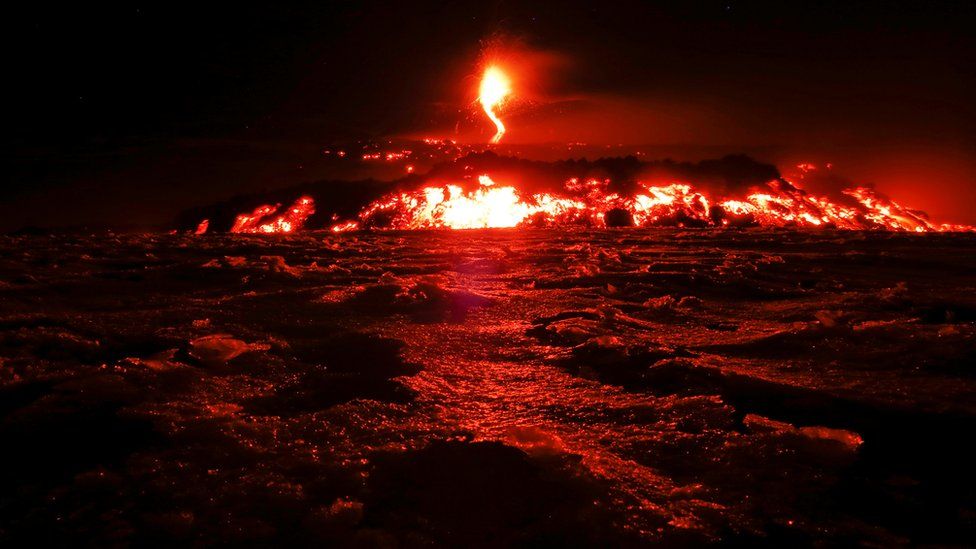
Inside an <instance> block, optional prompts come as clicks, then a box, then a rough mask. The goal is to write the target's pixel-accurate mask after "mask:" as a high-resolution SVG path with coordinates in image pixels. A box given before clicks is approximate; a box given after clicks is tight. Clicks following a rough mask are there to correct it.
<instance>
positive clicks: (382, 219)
mask: <svg viewBox="0 0 976 549" xmlns="http://www.w3.org/2000/svg"><path fill="white" fill-rule="evenodd" d="M608 185H609V181H608V180H604V181H600V180H595V179H594V180H589V181H585V182H580V181H579V180H577V179H575V178H574V179H570V180H568V181H567V182H566V183H565V185H564V192H563V193H560V194H559V195H554V194H549V193H534V194H526V193H522V192H520V191H519V190H518V189H517V188H516V187H514V186H511V185H497V184H496V183H495V182H494V181H493V180H492V178H491V177H489V176H488V175H482V176H480V177H479V186H478V188H476V189H474V190H467V191H466V190H464V188H463V187H462V186H461V185H455V184H447V185H442V186H427V187H424V188H421V189H418V190H415V191H408V192H401V193H393V194H390V195H387V196H385V197H383V198H381V199H379V200H377V201H375V202H373V203H372V204H370V205H368V206H367V207H366V208H364V209H363V210H362V211H361V212H360V214H359V216H358V217H359V219H358V221H355V222H346V223H342V224H338V225H335V226H333V227H332V230H333V231H336V232H341V231H347V230H355V229H358V228H360V227H376V228H388V229H430V228H449V229H474V228H503V227H519V226H549V227H551V226H561V225H584V226H591V227H605V226H616V225H634V226H638V227H654V226H679V227H686V226H687V227H726V226H733V227H745V226H760V227H783V228H836V229H848V230H891V231H911V232H929V231H968V230H973V228H972V227H968V226H964V225H949V224H935V223H932V222H930V221H929V220H928V219H927V218H926V217H925V216H924V214H922V213H921V212H917V211H914V210H911V209H909V208H906V207H904V206H902V205H900V204H899V203H897V202H895V201H892V200H889V199H886V198H884V197H882V196H880V195H878V194H877V193H875V192H874V191H873V190H871V189H869V188H867V187H855V188H851V189H847V190H845V191H844V195H846V196H847V197H848V198H846V199H845V200H843V201H842V202H843V203H838V202H835V201H832V200H830V199H828V198H826V197H819V196H814V195H811V194H809V193H807V192H805V191H803V190H802V189H799V188H798V187H797V186H796V185H795V184H793V183H789V182H786V181H785V180H784V181H778V180H777V181H771V182H770V183H768V184H767V185H766V187H765V188H761V189H760V188H757V189H754V190H753V191H751V192H749V193H748V194H745V195H744V196H738V197H729V196H710V195H709V194H708V193H707V192H705V191H704V190H699V189H695V188H693V187H692V186H691V185H688V184H683V183H673V184H670V185H664V186H655V185H648V184H641V185H640V188H641V190H640V191H638V192H636V193H634V195H633V196H620V195H619V194H617V193H613V192H609V191H608V190H607V188H608ZM610 212H614V219H611V220H608V219H607V216H608V214H609V213H610Z"/></svg>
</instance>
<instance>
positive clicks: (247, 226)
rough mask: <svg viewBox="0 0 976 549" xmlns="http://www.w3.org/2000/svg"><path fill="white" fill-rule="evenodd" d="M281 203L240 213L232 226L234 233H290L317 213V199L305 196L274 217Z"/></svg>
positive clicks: (231, 230)
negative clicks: (247, 212)
mask: <svg viewBox="0 0 976 549" xmlns="http://www.w3.org/2000/svg"><path fill="white" fill-rule="evenodd" d="M280 207H281V204H276V205H274V206H271V205H268V204H265V205H263V206H258V207H257V208H255V209H254V211H253V212H251V213H249V214H240V215H238V216H237V218H236V219H235V220H234V225H233V226H232V227H231V229H230V232H232V233H290V232H292V231H295V230H298V229H300V228H301V227H302V225H303V224H304V223H305V220H307V219H308V217H309V216H310V215H312V214H313V213H315V201H314V200H312V199H311V198H310V197H307V196H303V197H301V198H299V199H298V200H296V201H295V203H294V204H292V205H291V207H290V208H288V210H287V211H285V212H284V213H282V214H281V215H279V216H277V217H274V218H272V216H273V215H274V214H275V212H277V211H278V208H280Z"/></svg>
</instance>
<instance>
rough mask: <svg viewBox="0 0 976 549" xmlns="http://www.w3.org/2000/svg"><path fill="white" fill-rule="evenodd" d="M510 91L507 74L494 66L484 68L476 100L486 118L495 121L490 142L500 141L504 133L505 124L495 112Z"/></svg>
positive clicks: (510, 86) (510, 85)
mask: <svg viewBox="0 0 976 549" xmlns="http://www.w3.org/2000/svg"><path fill="white" fill-rule="evenodd" d="M511 93H512V84H511V81H509V79H508V76H506V75H505V73H504V72H502V70H501V69H499V68H498V67H496V66H490V67H488V68H487V69H485V74H484V75H483V76H482V77H481V88H480V90H479V93H478V101H479V102H481V108H483V109H484V110H485V114H486V115H488V118H490V119H491V121H492V122H494V123H495V129H496V131H495V135H494V137H492V138H491V142H492V143H498V142H499V141H501V139H502V136H503V135H505V124H504V123H502V120H501V118H499V117H498V114H497V113H496V112H495V109H497V108H498V107H499V106H500V105H501V104H502V103H503V102H504V101H505V99H506V98H507V97H508V96H509V95H510V94H511Z"/></svg>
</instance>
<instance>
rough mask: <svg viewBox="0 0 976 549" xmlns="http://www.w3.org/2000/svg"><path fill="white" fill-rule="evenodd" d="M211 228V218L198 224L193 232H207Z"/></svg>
mask: <svg viewBox="0 0 976 549" xmlns="http://www.w3.org/2000/svg"><path fill="white" fill-rule="evenodd" d="M209 228H210V220H209V219H204V220H203V221H201V222H200V224H199V225H197V229H196V230H195V231H193V234H207V229H209Z"/></svg>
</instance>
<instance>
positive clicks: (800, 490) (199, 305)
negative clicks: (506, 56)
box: [0, 229, 976, 547]
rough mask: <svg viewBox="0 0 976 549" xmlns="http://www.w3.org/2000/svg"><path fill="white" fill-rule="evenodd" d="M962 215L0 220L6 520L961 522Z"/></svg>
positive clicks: (254, 539) (975, 248)
mask: <svg viewBox="0 0 976 549" xmlns="http://www.w3.org/2000/svg"><path fill="white" fill-rule="evenodd" d="M974 275H976V236H974V235H972V234H908V233H895V232H860V231H831V230H827V231H781V230H765V229H745V230H712V229H694V230H680V229H611V230H543V229H516V230H506V229H498V230H473V231H415V232H397V231H387V232H369V231H364V232H350V233H340V234H333V233H331V232H329V231H309V232H301V233H295V234H288V235H281V234H276V235H269V236H266V235H238V234H233V235H232V234H207V235H203V236H193V235H186V234H172V235H166V234H117V235H111V234H108V235H96V236H91V235H21V236H3V237H0V295H2V299H0V323H2V330H0V440H2V441H3V447H4V451H3V453H2V456H3V457H2V460H3V467H2V468H0V477H2V479H0V485H2V489H0V544H4V545H24V544H30V545H33V546H44V545H45V544H58V545H65V544H70V545H85V544H91V545H98V546H105V545H138V546H145V545H173V544H200V545H215V544H227V545H241V544H245V545H268V544H271V543H283V544H287V545H313V544H323V543H324V544H335V545H344V546H349V545H352V546H368V547H374V546H380V547H404V546H405V547H412V546H425V545H430V544H436V545H450V546H540V545H561V546H566V545H569V546H600V547H607V546H627V545H642V544H646V543H651V542H657V543H660V544H663V545H665V546H688V545H699V544H708V543H729V544H749V545H753V546H754V545H761V544H770V545H778V546H784V545H788V544H789V545H807V544H812V543H821V544H823V543H826V544H829V545H850V544H864V545H868V546H897V545H919V544H965V543H967V542H972V540H973V539H976V493H974V492H976V488H974V487H976V482H974V481H976V479H974V471H973V467H972V463H973V458H974V455H973V450H972V449H971V444H970V440H969V436H970V435H971V434H972V433H973V432H974V430H973V429H974V427H976V370H974V368H976V293H974V290H976V276H974Z"/></svg>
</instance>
